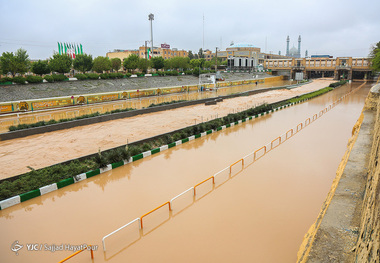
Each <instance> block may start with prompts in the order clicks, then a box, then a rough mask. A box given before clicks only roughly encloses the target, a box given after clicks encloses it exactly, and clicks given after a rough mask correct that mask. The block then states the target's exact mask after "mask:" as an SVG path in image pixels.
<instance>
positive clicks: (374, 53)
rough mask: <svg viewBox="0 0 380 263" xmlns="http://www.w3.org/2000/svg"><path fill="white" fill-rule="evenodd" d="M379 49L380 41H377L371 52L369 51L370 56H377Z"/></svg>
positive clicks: (371, 57)
mask: <svg viewBox="0 0 380 263" xmlns="http://www.w3.org/2000/svg"><path fill="white" fill-rule="evenodd" d="M379 51H380V41H379V42H377V43H376V44H375V45H372V47H371V52H370V53H369V55H368V57H369V58H370V59H373V58H375V56H376V53H378V52H379Z"/></svg>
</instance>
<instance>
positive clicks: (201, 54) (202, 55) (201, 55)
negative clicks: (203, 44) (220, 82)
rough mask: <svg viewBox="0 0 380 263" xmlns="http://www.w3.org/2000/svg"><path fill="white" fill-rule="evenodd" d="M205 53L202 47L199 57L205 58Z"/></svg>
mask: <svg viewBox="0 0 380 263" xmlns="http://www.w3.org/2000/svg"><path fill="white" fill-rule="evenodd" d="M204 57H205V55H204V54H203V49H202V48H200V49H199V51H198V58H204Z"/></svg>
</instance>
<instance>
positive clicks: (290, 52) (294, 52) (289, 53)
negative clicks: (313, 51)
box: [286, 36, 301, 58]
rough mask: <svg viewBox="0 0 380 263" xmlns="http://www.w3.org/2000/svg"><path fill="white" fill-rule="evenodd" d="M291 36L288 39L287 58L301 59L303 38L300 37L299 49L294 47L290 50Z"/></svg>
mask: <svg viewBox="0 0 380 263" xmlns="http://www.w3.org/2000/svg"><path fill="white" fill-rule="evenodd" d="M289 42H290V38H289V36H288V37H287V38H286V56H287V57H292V58H300V57H301V36H298V49H297V48H295V47H294V45H293V47H292V48H291V49H289Z"/></svg>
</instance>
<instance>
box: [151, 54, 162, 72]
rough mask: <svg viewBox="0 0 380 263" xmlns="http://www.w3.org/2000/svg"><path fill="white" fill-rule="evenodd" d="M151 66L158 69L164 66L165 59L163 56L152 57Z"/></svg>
mask: <svg viewBox="0 0 380 263" xmlns="http://www.w3.org/2000/svg"><path fill="white" fill-rule="evenodd" d="M150 61H151V63H152V68H154V69H156V70H159V69H162V68H163V67H164V66H165V64H164V63H165V59H164V58H163V57H154V58H152V59H151V60H150Z"/></svg>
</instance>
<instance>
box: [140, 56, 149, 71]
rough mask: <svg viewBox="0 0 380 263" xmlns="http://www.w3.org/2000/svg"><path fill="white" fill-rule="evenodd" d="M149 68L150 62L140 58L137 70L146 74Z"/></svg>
mask: <svg viewBox="0 0 380 263" xmlns="http://www.w3.org/2000/svg"><path fill="white" fill-rule="evenodd" d="M149 67H150V60H146V59H145V58H140V59H139V62H138V68H139V69H140V70H141V71H142V72H143V73H145V74H146V72H147V71H148V68H149Z"/></svg>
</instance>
